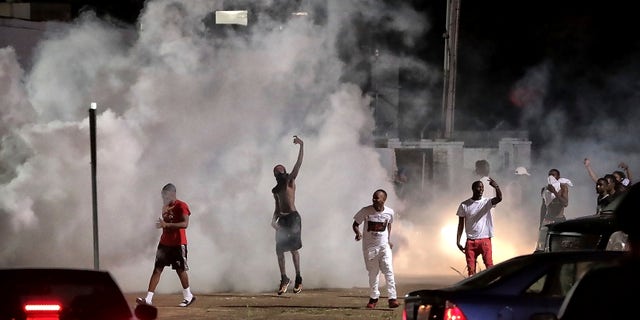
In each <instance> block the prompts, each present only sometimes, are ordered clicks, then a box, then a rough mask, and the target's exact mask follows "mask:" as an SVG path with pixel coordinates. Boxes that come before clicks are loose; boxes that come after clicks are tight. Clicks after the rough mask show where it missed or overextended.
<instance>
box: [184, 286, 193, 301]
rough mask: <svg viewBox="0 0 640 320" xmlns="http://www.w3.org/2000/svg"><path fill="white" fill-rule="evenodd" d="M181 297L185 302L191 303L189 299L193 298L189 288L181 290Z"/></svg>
mask: <svg viewBox="0 0 640 320" xmlns="http://www.w3.org/2000/svg"><path fill="white" fill-rule="evenodd" d="M182 296H183V297H184V299H185V300H187V301H191V298H193V294H192V293H191V288H190V287H188V288H186V289H182Z"/></svg>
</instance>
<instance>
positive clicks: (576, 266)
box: [402, 251, 624, 320]
mask: <svg viewBox="0 0 640 320" xmlns="http://www.w3.org/2000/svg"><path fill="white" fill-rule="evenodd" d="M623 254H624V252H621V251H562V252H543V253H531V254H527V255H521V256H518V257H515V258H511V259H509V260H506V261H503V262H501V263H498V264H495V265H494V266H493V267H491V268H488V269H485V270H482V271H480V272H478V273H476V274H475V275H473V276H471V277H468V278H465V279H463V280H461V281H459V282H457V283H455V284H453V285H451V286H448V287H444V288H441V289H432V290H417V291H413V292H410V293H408V294H407V295H406V296H405V298H404V310H403V315H402V317H403V320H427V319H429V320H454V319H455V320H466V319H469V320H472V319H483V320H488V319H529V317H531V316H532V315H533V314H539V313H555V312H557V311H558V309H559V308H560V306H561V304H562V301H563V299H564V297H565V295H566V294H567V292H568V291H569V289H570V288H571V287H572V286H573V284H574V283H576V282H577V281H578V280H579V279H580V277H581V276H582V275H583V274H584V273H585V272H586V270H588V269H589V268H591V267H592V266H595V265H608V264H611V263H614V262H615V260H617V259H618V258H620V257H621V256H622V255H623Z"/></svg>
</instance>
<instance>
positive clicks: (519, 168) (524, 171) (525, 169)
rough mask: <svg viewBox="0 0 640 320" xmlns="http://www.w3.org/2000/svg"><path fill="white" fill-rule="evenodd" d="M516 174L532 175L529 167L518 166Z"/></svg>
mask: <svg viewBox="0 0 640 320" xmlns="http://www.w3.org/2000/svg"><path fill="white" fill-rule="evenodd" d="M516 174H517V175H519V176H521V175H527V176H530V174H529V172H527V168H525V167H517V168H516Z"/></svg>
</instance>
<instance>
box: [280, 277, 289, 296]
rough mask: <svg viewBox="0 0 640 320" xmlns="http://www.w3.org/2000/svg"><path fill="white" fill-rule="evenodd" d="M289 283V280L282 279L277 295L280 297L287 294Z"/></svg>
mask: <svg viewBox="0 0 640 320" xmlns="http://www.w3.org/2000/svg"><path fill="white" fill-rule="evenodd" d="M290 283H291V280H290V279H289V278H284V279H282V280H280V288H279V289H278V295H281V294H283V293H285V292H287V289H288V288H289V284H290Z"/></svg>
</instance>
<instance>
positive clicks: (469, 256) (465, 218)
mask: <svg viewBox="0 0 640 320" xmlns="http://www.w3.org/2000/svg"><path fill="white" fill-rule="evenodd" d="M489 185H490V186H492V187H493V188H494V189H495V192H496V196H495V197H493V198H484V197H483V196H482V194H483V193H484V184H483V183H482V181H480V180H478V181H475V182H473V183H472V184H471V190H472V192H473V194H472V196H471V198H469V199H467V200H465V201H463V202H462V203H460V206H459V207H458V211H457V213H456V215H457V216H458V233H457V239H456V245H457V246H458V249H460V251H462V252H463V253H464V254H465V258H466V261H467V272H468V274H469V276H472V275H474V274H475V273H476V259H477V257H478V256H479V255H481V256H482V261H483V262H484V265H485V267H486V268H490V267H491V266H493V252H492V246H491V238H492V237H493V212H492V208H493V207H494V206H495V205H496V204H498V203H499V202H500V201H502V191H500V187H499V186H498V184H497V183H496V182H495V181H494V180H493V179H491V178H489ZM463 230H464V231H466V235H467V240H466V242H465V246H464V247H463V246H462V245H461V244H460V239H461V237H462V231H463Z"/></svg>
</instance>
